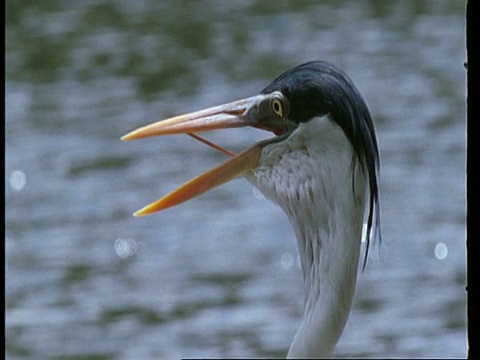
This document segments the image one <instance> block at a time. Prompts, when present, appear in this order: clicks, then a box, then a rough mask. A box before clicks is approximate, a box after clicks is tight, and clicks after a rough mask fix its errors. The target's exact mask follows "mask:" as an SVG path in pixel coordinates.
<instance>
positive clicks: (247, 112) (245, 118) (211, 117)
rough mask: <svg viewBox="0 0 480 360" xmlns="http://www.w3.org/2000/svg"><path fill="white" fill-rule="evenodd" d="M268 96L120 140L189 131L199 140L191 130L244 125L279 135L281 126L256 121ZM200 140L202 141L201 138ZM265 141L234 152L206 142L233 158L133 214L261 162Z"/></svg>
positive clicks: (175, 202)
mask: <svg viewBox="0 0 480 360" xmlns="http://www.w3.org/2000/svg"><path fill="white" fill-rule="evenodd" d="M271 96H272V95H257V96H252V97H250V98H246V99H242V100H238V101H234V102H231V103H228V104H224V105H220V106H215V107H211V108H208V109H205V110H200V111H197V112H193V113H189V114H185V115H180V116H176V117H173V118H170V119H167V120H163V121H159V122H156V123H154V124H151V125H147V126H144V127H141V128H139V129H137V130H134V131H132V132H130V133H129V134H127V135H125V136H123V137H122V140H136V139H142V138H146V137H152V136H158V135H171V134H190V135H193V136H194V137H195V138H197V140H198V139H199V137H198V135H194V134H192V133H193V132H202V131H209V130H216V129H224V128H235V127H244V126H253V127H257V128H262V129H265V130H271V131H273V132H275V133H276V134H281V133H283V132H285V129H284V128H283V127H281V126H279V127H274V126H272V124H270V123H269V124H268V125H265V124H262V123H261V122H260V121H259V116H258V113H259V110H258V109H259V107H260V104H262V103H264V101H265V100H268V99H269V97H271ZM200 140H201V141H203V140H202V139H201V138H200ZM266 143H267V142H260V143H258V144H256V145H254V146H252V147H251V148H249V149H248V150H245V151H243V152H241V153H240V154H237V155H236V154H233V153H229V152H228V151H227V150H223V149H221V148H220V147H218V146H216V145H215V144H211V143H209V145H210V146H213V147H215V148H216V149H217V150H221V151H223V152H225V153H228V154H229V155H231V156H232V157H231V158H230V159H229V160H227V161H226V162H224V163H223V164H221V165H219V166H217V167H215V168H213V169H211V170H208V171H206V172H204V173H202V174H200V175H198V176H197V177H195V178H193V179H192V180H190V181H188V182H187V183H185V184H183V185H182V186H180V187H179V188H177V189H176V190H174V191H172V192H170V193H169V194H167V195H165V196H164V197H162V198H160V199H159V200H157V201H155V202H153V203H151V204H149V205H147V206H145V207H144V208H143V209H140V210H138V211H137V212H135V213H134V214H133V215H134V216H143V215H148V214H152V213H154V212H157V211H160V210H164V209H167V208H169V207H172V206H175V205H178V204H181V203H183V202H185V201H188V200H190V199H192V198H194V197H197V196H199V195H201V194H203V193H204V192H206V191H208V190H211V189H213V188H215V187H217V186H219V185H221V184H223V183H225V182H228V181H230V180H231V179H233V178H235V177H237V176H241V175H242V174H244V173H246V172H248V171H251V170H253V169H255V168H256V167H257V165H258V163H259V161H260V156H261V153H262V148H263V146H265V144H266Z"/></svg>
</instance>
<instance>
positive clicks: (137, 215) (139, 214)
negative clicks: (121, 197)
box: [133, 210, 147, 217]
mask: <svg viewBox="0 0 480 360" xmlns="http://www.w3.org/2000/svg"><path fill="white" fill-rule="evenodd" d="M145 215H147V214H145V213H144V212H143V211H142V210H138V211H135V212H134V213H133V216H134V217H142V216H145Z"/></svg>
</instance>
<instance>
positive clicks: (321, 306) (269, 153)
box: [247, 115, 367, 358]
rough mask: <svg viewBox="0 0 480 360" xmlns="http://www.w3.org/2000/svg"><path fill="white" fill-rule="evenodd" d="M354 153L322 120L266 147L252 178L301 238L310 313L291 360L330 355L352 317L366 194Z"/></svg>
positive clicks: (337, 131)
mask: <svg viewBox="0 0 480 360" xmlns="http://www.w3.org/2000/svg"><path fill="white" fill-rule="evenodd" d="M352 151H353V149H352V146H351V145H350V143H349V141H348V139H347V138H346V136H345V134H344V133H343V131H342V129H341V128H340V127H339V126H338V125H337V124H336V123H334V122H333V121H331V120H330V118H329V116H328V115H327V116H324V117H318V118H314V119H312V120H310V121H309V122H308V123H304V124H300V125H299V127H298V128H297V129H296V130H295V131H294V133H292V134H291V135H290V136H289V137H288V139H285V140H283V141H282V142H277V143H272V144H269V145H267V146H265V147H264V148H263V151H262V157H261V160H260V164H259V166H258V167H257V168H256V169H255V171H254V172H253V173H252V174H249V175H248V176H247V178H248V179H249V180H250V181H251V182H252V183H253V184H254V185H255V186H256V187H258V188H259V189H260V191H262V192H263V193H264V194H265V195H266V196H267V197H269V198H270V199H271V200H273V201H274V202H276V203H278V204H279V205H280V206H281V207H282V209H283V210H284V211H285V213H286V214H287V216H288V218H289V220H290V222H291V223H292V225H293V227H294V230H295V234H296V236H297V244H298V251H299V255H300V259H301V265H302V270H303V279H304V286H305V310H304V316H303V320H302V323H301V325H300V328H299V330H298V332H297V334H296V335H295V338H294V340H293V342H292V344H291V346H290V349H289V352H288V357H292V358H295V357H301V358H309V357H319V358H321V357H328V356H330V355H331V353H332V351H333V349H334V347H335V345H336V343H337V342H338V339H339V338H340V336H341V334H342V332H343V329H344V327H345V324H346V321H347V319H348V316H349V313H350V309H351V306H352V301H353V296H354V293H355V284H356V277H357V267H358V258H359V252H360V243H361V236H362V226H363V218H364V212H365V198H366V191H367V190H366V183H365V178H364V175H363V173H362V172H361V170H360V166H359V163H358V161H357V162H355V164H356V165H355V166H354V167H352V159H353V153H352ZM352 171H353V172H354V173H353V174H352ZM352 180H353V181H354V184H352ZM353 190H354V191H355V192H354V193H353Z"/></svg>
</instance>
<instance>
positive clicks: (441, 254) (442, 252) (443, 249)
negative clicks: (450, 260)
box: [435, 243, 448, 260]
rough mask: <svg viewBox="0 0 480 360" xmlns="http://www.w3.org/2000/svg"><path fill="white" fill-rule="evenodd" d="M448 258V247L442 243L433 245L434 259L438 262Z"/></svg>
mask: <svg viewBox="0 0 480 360" xmlns="http://www.w3.org/2000/svg"><path fill="white" fill-rule="evenodd" d="M447 256H448V247H447V245H445V244H444V243H438V244H437V245H435V257H436V258H437V259H438V260H444V259H445V258H446V257H447Z"/></svg>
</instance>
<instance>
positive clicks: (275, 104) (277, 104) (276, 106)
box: [273, 100, 280, 114]
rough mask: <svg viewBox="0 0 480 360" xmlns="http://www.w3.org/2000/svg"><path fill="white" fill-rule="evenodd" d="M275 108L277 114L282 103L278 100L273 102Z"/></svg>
mask: <svg viewBox="0 0 480 360" xmlns="http://www.w3.org/2000/svg"><path fill="white" fill-rule="evenodd" d="M273 110H275V112H276V113H277V114H279V113H280V103H279V102H278V100H277V101H274V102H273Z"/></svg>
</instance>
